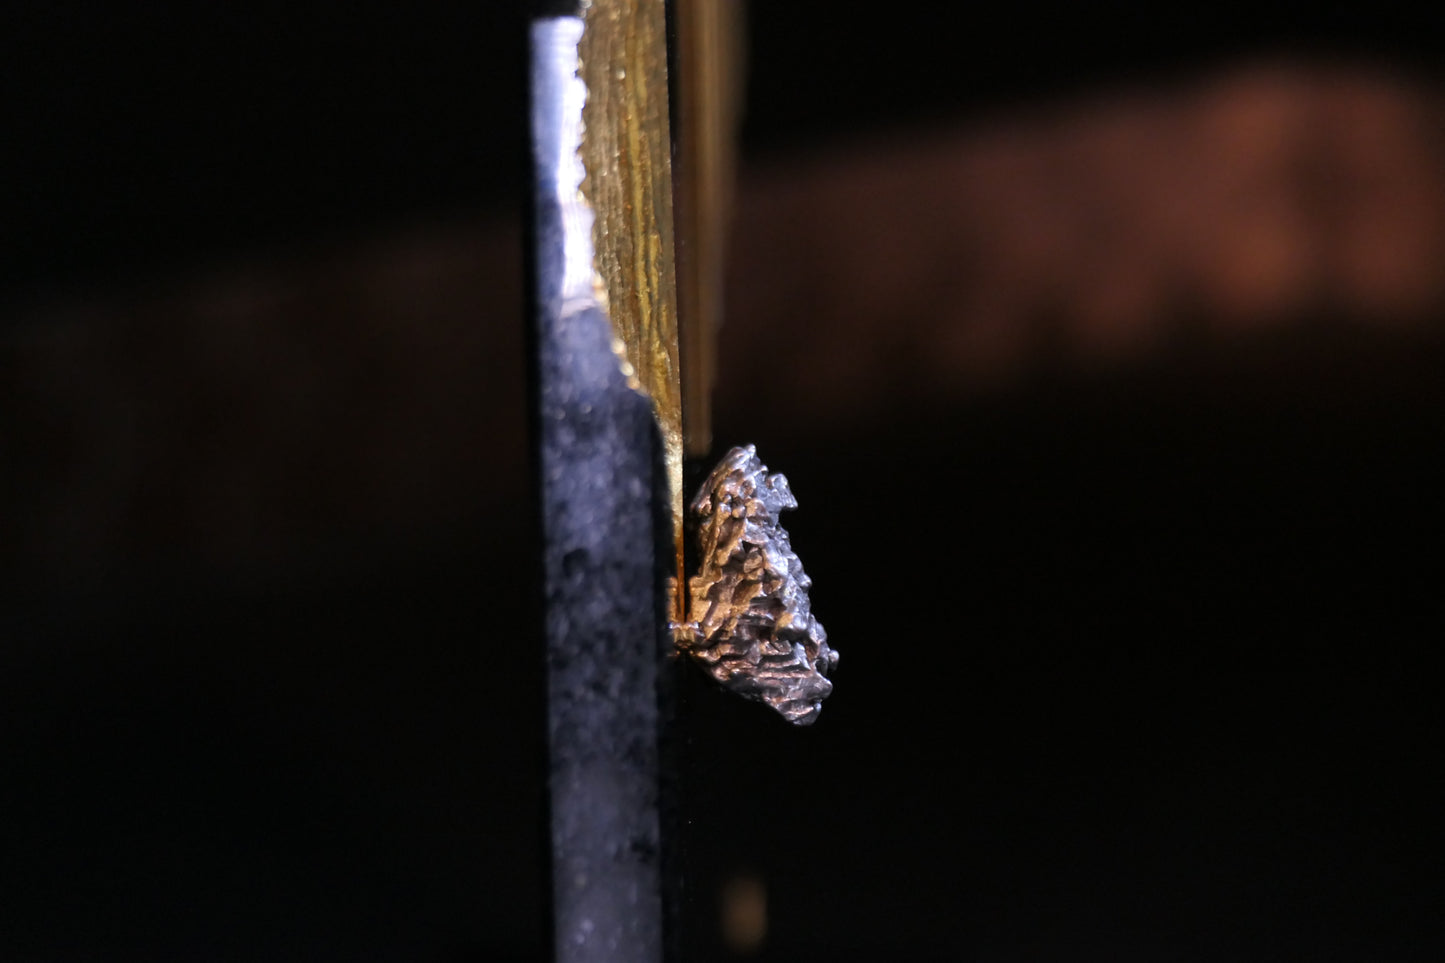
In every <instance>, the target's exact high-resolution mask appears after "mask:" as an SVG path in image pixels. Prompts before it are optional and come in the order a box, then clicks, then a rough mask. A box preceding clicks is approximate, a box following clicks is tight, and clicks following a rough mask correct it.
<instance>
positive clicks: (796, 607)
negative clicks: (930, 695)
mask: <svg viewBox="0 0 1445 963" xmlns="http://www.w3.org/2000/svg"><path fill="white" fill-rule="evenodd" d="M797 507H798V502H797V499H795V498H794V497H793V493H792V491H791V490H789V488H788V480H787V478H785V477H784V476H783V475H781V474H778V473H775V472H769V471H768V469H767V466H766V465H764V464H763V463H762V462H761V461H759V460H758V455H757V450H756V449H755V448H754V447H753V446H752V445H748V446H746V447H743V448H734V449H733V450H732V451H730V452H728V454H727V456H726V457H725V458H723V460H722V461H721V462H720V463H719V464H718V466H717V467H716V468H714V469H713V471H712V474H711V475H710V476H708V479H707V481H706V482H705V483H704V484H703V486H702V488H701V490H700V491H699V492H698V494H697V497H696V498H695V499H693V502H692V506H691V512H692V517H693V520H694V522H695V524H696V526H697V538H698V547H699V560H700V564H699V569H698V574H697V575H695V576H694V577H693V578H692V579H690V580H689V583H688V585H689V589H690V593H691V609H690V611H691V614H692V616H693V618H695V619H696V621H695V622H693V623H692V624H690V625H687V626H681V627H677V629H676V630H675V638H676V641H677V645H678V647H679V648H680V649H681V650H682V651H684V652H686V653H687V654H688V655H690V656H691V657H692V658H693V659H694V660H696V661H697V662H698V664H700V665H701V666H702V667H703V668H704V669H706V670H707V672H708V673H709V674H710V675H712V677H713V678H715V679H716V680H717V681H718V682H720V683H722V684H723V685H724V686H726V687H727V688H729V689H731V690H732V691H733V692H736V693H737V694H738V695H740V696H742V697H744V698H746V699H752V700H754V701H757V702H763V703H766V704H767V705H770V706H772V707H773V708H774V709H776V710H777V711H778V712H779V713H781V714H782V716H783V717H784V718H786V719H787V720H788V721H789V722H794V723H797V724H799V725H808V724H811V723H812V722H813V721H814V720H815V719H817V717H818V713H819V712H820V711H821V709H822V701H823V699H824V698H826V697H827V695H828V693H830V692H832V691H833V684H832V683H831V682H829V681H828V680H827V678H825V676H826V675H827V674H828V673H829V672H831V671H832V669H833V668H834V667H835V666H836V665H837V664H838V653H837V652H835V651H834V650H833V649H830V648H829V647H828V634H827V633H826V632H824V631H823V626H822V624H821V623H820V622H818V620H817V619H815V618H814V617H813V613H812V610H811V607H810V603H809V600H808V589H809V588H811V587H812V584H813V583H812V582H811V581H810V580H809V578H808V576H807V575H806V574H805V573H804V572H803V563H802V562H801V561H799V560H798V556H797V555H794V554H793V549H792V546H791V545H790V544H789V543H788V533H787V532H786V531H784V530H783V527H782V525H780V524H779V523H778V516H779V515H780V514H781V513H782V512H784V511H786V510H787V509H790V508H797Z"/></svg>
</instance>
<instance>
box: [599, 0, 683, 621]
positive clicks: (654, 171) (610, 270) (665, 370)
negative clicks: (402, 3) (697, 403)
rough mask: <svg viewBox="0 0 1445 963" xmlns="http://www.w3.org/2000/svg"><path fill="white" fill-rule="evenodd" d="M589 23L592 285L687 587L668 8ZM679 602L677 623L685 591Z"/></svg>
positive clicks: (603, 2) (602, 14) (608, 6)
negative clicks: (648, 406) (647, 421)
mask: <svg viewBox="0 0 1445 963" xmlns="http://www.w3.org/2000/svg"><path fill="white" fill-rule="evenodd" d="M584 18H585V27H584V30H583V33H582V40H581V42H580V44H579V47H578V51H579V61H580V63H579V68H578V74H579V76H580V77H581V78H582V81H583V84H584V85H585V86H586V89H587V100H586V104H585V106H584V107H583V110H582V120H583V126H584V131H583V136H582V149H581V155H582V163H583V166H584V168H585V170H586V177H585V178H584V180H583V182H582V195H583V198H584V199H585V201H586V202H587V204H588V205H589V206H590V207H591V209H592V212H593V216H594V219H593V225H592V240H593V252H594V253H593V265H594V268H595V270H596V276H595V279H594V283H595V284H596V287H597V293H598V301H599V302H600V303H601V304H602V305H603V306H604V308H605V310H606V312H607V314H608V316H609V317H610V318H611V320H612V327H613V332H614V335H615V341H614V348H615V349H616V350H617V353H618V357H619V363H620V365H621V367H622V371H623V373H624V374H625V375H626V376H627V378H628V380H629V383H631V384H632V385H633V386H634V387H635V388H637V389H638V390H639V391H642V392H643V393H645V394H646V395H647V396H648V397H649V398H650V399H651V400H652V404H653V408H654V410H655V412H656V414H657V422H658V427H659V430H660V432H661V434H662V443H663V458H664V461H665V463H666V470H667V483H668V489H669V492H668V493H669V495H670V499H671V505H672V520H673V542H674V547H675V551H676V556H677V563H676V569H677V576H676V577H677V582H676V584H677V586H681V585H683V584H684V579H683V541H682V539H683V492H682V459H683V441H682V438H683V408H682V389H681V367H680V363H679V354H678V329H677V278H676V262H675V252H674V246H673V230H674V226H673V206H672V192H673V184H672V164H671V155H672V140H671V132H670V127H669V122H668V79H667V77H668V75H667V20H666V10H665V7H664V2H663V0H592V2H591V3H590V4H589V5H588V6H587V8H586V10H585V13H584ZM673 594H674V600H675V601H674V606H673V610H674V613H675V615H676V617H677V618H678V619H679V621H681V620H682V618H683V616H684V614H685V612H684V608H685V604H686V603H685V597H686V592H685V591H682V590H676V589H675V590H674V593H673Z"/></svg>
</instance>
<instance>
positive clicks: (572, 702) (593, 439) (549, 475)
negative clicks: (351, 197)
mask: <svg viewBox="0 0 1445 963" xmlns="http://www.w3.org/2000/svg"><path fill="white" fill-rule="evenodd" d="M533 56H534V70H533V90H532V96H533V111H534V113H533V124H534V126H533V136H534V145H535V151H536V152H535V156H536V157H537V158H538V162H537V165H538V166H537V193H536V208H535V215H534V216H535V222H534V226H533V239H534V243H535V250H534V253H533V257H534V265H533V271H534V274H535V299H536V300H535V310H534V318H535V352H536V353H535V358H536V364H535V379H536V381H535V384H536V391H537V411H536V416H535V424H536V429H537V431H536V440H537V444H538V446H539V447H538V452H539V454H538V459H537V465H538V470H539V472H540V476H541V477H540V479H539V481H540V492H541V505H540V507H541V515H542V529H543V540H544V549H543V561H544V568H545V571H544V596H545V603H544V604H545V609H546V612H545V622H546V644H547V704H548V708H547V717H548V731H549V738H550V755H549V792H550V796H551V843H552V871H553V880H552V889H553V898H554V903H553V917H554V919H553V923H554V933H555V941H554V945H555V953H556V957H555V958H556V959H557V960H558V961H561V963H581V961H603V960H617V961H623V960H626V961H647V960H658V959H661V956H662V951H663V950H662V945H663V909H662V907H663V874H662V868H661V864H662V839H661V830H660V827H659V805H658V795H659V778H660V766H659V736H660V731H661V725H662V718H661V713H660V708H659V695H660V693H659V667H660V666H661V665H662V664H663V663H664V660H665V649H664V648H663V645H664V637H663V632H662V626H663V624H664V606H665V600H664V596H663V593H662V591H661V589H662V586H663V584H664V583H663V577H662V574H663V573H662V570H661V568H660V566H659V559H660V558H662V557H663V553H662V551H659V547H660V546H659V541H658V540H659V536H660V535H661V534H662V533H663V532H664V531H665V529H664V528H663V527H662V526H663V525H665V524H666V516H665V515H660V511H663V510H665V500H664V499H661V498H659V497H658V492H660V491H661V490H662V489H661V487H660V483H661V481H662V475H661V448H660V438H659V435H658V431H657V427H656V422H655V419H654V418H653V415H652V409H651V404H650V402H649V401H648V400H647V399H646V398H645V397H644V396H643V395H641V394H640V393H639V392H637V391H635V390H633V389H632V388H630V387H629V386H628V385H627V382H626V380H625V379H624V377H623V376H622V373H621V371H620V370H619V366H618V361H617V357H616V355H615V354H614V353H613V351H612V346H611V342H612V327H611V324H610V322H609V321H608V319H607V317H606V315H604V314H603V313H602V312H601V311H600V310H598V309H597V308H596V307H587V308H584V309H581V310H577V309H575V307H572V308H569V307H568V306H566V305H564V302H563V298H562V278H563V274H564V267H565V254H564V250H563V232H562V223H561V217H562V211H561V209H560V207H559V205H558V203H557V200H556V198H557V196H558V192H557V190H556V187H555V181H556V177H557V171H556V170H555V169H553V168H550V167H549V164H552V163H553V162H554V161H555V159H556V158H557V157H558V156H559V151H558V150H557V146H556V145H557V143H558V138H559V136H561V135H560V134H559V131H558V130H557V129H555V126H554V122H555V120H556V118H557V116H558V111H557V110H554V109H549V108H551V107H552V106H553V104H554V102H555V100H556V98H557V97H558V96H559V93H560V85H561V83H562V82H564V81H565V80H566V79H567V78H568V76H569V75H570V72H571V70H572V69H573V68H572V67H571V66H570V65H569V64H568V63H566V62H565V58H563V62H560V63H553V62H552V57H551V52H550V51H549V50H548V49H547V45H546V44H545V43H543V42H537V44H536V46H535V47H534V52H533ZM663 545H664V546H665V539H664V542H663ZM663 551H665V548H664V549H663Z"/></svg>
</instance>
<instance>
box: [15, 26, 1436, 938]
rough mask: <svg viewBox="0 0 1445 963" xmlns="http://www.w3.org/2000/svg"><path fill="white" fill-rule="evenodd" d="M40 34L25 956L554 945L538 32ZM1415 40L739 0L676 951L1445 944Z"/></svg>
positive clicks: (19, 672) (1430, 299)
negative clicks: (822, 643) (763, 549)
mask: <svg viewBox="0 0 1445 963" xmlns="http://www.w3.org/2000/svg"><path fill="white" fill-rule="evenodd" d="M949 9H950V10H952V8H949ZM10 16H11V18H12V19H13V20H14V23H13V24H12V27H11V29H9V30H7V31H5V37H6V39H5V41H4V43H5V45H6V48H7V49H6V56H5V58H4V63H5V67H4V68H3V69H4V71H5V78H6V83H5V88H4V89H5V90H6V101H7V104H6V106H7V114H8V115H9V118H10V119H9V120H8V121H7V123H6V127H5V129H6V136H5V140H6V144H5V149H4V150H3V151H0V204H3V207H0V239H3V248H0V253H3V264H0V322H3V327H0V386H3V390H4V394H3V396H0V397H3V404H0V493H3V498H4V502H3V509H0V571H3V573H4V576H5V581H4V584H5V586H6V590H5V593H4V596H3V598H4V600H5V601H4V610H3V613H0V631H3V636H0V639H3V645H0V767H3V769H0V867H3V869H0V887H3V889H0V956H3V957H5V958H6V959H75V958H81V957H97V956H98V957H100V958H107V959H110V958H115V959H130V958H134V959H147V960H152V959H192V958H196V957H198V956H199V957H206V958H214V959H230V958H235V959H255V958H267V959H278V958H298V959H300V958H305V959H315V958H323V959H324V958H341V959H409V960H411V959H441V960H454V959H518V960H521V959H540V958H542V952H543V947H544V945H545V944H544V937H543V930H542V905H543V903H542V899H543V896H542V893H543V888H542V887H543V884H542V879H543V875H542V873H543V864H544V856H543V850H542V836H541V828H540V827H541V815H540V814H541V805H542V789H541V784H540V781H541V773H542V761H541V758H540V751H541V722H540V720H541V707H540V695H539V694H540V686H541V680H540V668H541V661H540V652H539V649H538V645H539V643H538V639H537V635H538V633H537V631H536V612H535V607H534V605H533V604H532V597H533V596H532V593H533V591H534V587H535V571H534V569H535V563H534V558H533V555H532V552H533V548H532V527H531V517H530V511H531V509H530V504H529V500H528V499H529V495H528V484H529V482H528V474H527V472H528V468H527V438H526V434H525V431H526V427H525V426H526V418H525V407H526V399H525V392H524V384H525V378H524V359H525V350H524V345H523V334H524V327H523V318H522V311H523V308H522V284H523V278H522V274H521V271H522V268H521V265H522V256H521V247H520V245H521V229H520V216H521V210H522V208H523V206H524V204H525V203H526V198H527V194H526V191H527V186H526V181H525V174H526V171H525V162H526V155H525V145H524V136H525V135H524V129H525V128H524V116H523V82H522V81H523V77H524V76H525V74H524V67H525V65H524V59H523V58H524V48H523V45H522V38H523V36H524V24H523V21H522V18H521V17H520V15H519V14H518V12H517V11H516V10H514V9H512V8H511V7H510V6H506V5H497V6H493V7H488V6H486V5H475V4H474V5H460V4H458V5H446V4H425V5H422V6H420V7H409V8H406V9H401V8H394V9H393V8H389V7H382V6H380V5H373V4H361V5H359V6H357V5H353V6H352V7H350V8H348V9H347V10H346V11H345V12H338V11H337V10H336V9H334V8H331V7H322V6H321V5H316V4H305V3H303V4H300V5H297V4H290V5H285V6H280V5H278V6H276V7H275V9H270V8H267V7H265V6H264V5H263V6H256V5H248V6H246V7H239V6H232V5H220V6H214V5H213V6H209V7H206V8H204V10H202V9H199V8H197V9H191V8H190V7H188V6H187V5H182V4H161V5H160V6H152V7H150V8H147V10H146V11H136V10H124V9H110V10H96V9H89V8H87V7H84V6H82V5H67V4H64V3H61V4H58V5H50V6H47V7H46V8H44V9H43V10H42V9H37V10H31V11H21V12H18V13H14V14H11V15H10ZM1433 26H1434V25H1433V24H1431V23H1430V22H1428V21H1427V20H1425V19H1424V18H1423V17H1416V18H1398V17H1397V18H1395V19H1391V17H1390V15H1389V14H1388V13H1387V12H1385V11H1380V10H1357V11H1350V12H1341V11H1340V10H1339V9H1337V8H1331V9H1329V10H1324V11H1322V10H1318V9H1316V10H1311V11H1308V12H1307V14H1297V13H1296V12H1295V11H1292V10H1290V9H1288V8H1286V7H1285V6H1282V5H1264V6H1263V7H1259V8H1256V9H1254V10H1252V11H1251V12H1250V13H1249V14H1248V15H1247V16H1246V15H1244V14H1238V15H1234V14H1228V13H1225V12H1221V11H1218V10H1216V9H1214V8H1212V7H1207V6H1205V5H1202V4H1196V5H1183V6H1176V7H1173V8H1170V9H1169V10H1167V11H1165V10H1160V9H1158V8H1157V7H1154V6H1145V5H1140V4H1122V3H1121V4H1113V5H1105V6H1104V7H1102V8H1100V7H1091V8H1090V9H1088V10H1066V9H1064V8H1055V7H1053V6H1050V5H1043V6H1032V7H1021V8H1019V9H1018V10H1013V11H995V12H993V13H991V14H987V15H984V14H977V13H968V14H962V13H956V12H950V13H948V14H945V13H943V12H942V10H941V9H940V10H934V9H930V8H920V9H915V10H909V11H904V10H899V11H896V12H895V11H885V12H879V11H873V12H870V13H869V14H868V15H866V16H864V15H861V14H851V13H849V14H844V13H843V12H842V11H840V10H839V9H838V8H837V7H836V6H831V5H823V4H818V3H812V2H797V3H789V4H770V5H754V6H753V8H752V9H751V11H750V33H749V47H750V51H751V53H750V65H751V76H750V80H749V94H748V98H747V114H746V120H745V124H744V129H743V132H742V133H743V139H742V146H743V157H742V161H743V163H742V174H741V180H740V183H739V188H738V202H737V209H736V220H735V223H734V243H733V258H732V263H731V266H730V280H729V289H728V292H727V303H728V315H727V317H728V320H727V325H726V327H725V329H724V330H723V332H722V334H721V341H720V346H721V352H720V353H721V361H720V374H719V379H718V388H717V396H716V402H717V422H716V425H715V429H716V431H715V434H716V437H717V439H718V443H719V446H720V447H723V446H726V445H730V444H734V443H742V442H747V441H752V442H756V443H757V444H758V445H759V449H760V452H761V453H762V455H763V457H764V459H765V460H766V461H767V462H768V463H769V465H770V466H772V467H774V468H776V469H778V470H782V471H785V472H786V473H787V474H788V475H789V476H790V479H791V480H792V483H793V486H794V489H795V491H797V493H798V495H799V498H800V501H801V503H802V508H801V509H800V510H799V511H798V512H796V513H795V517H794V518H793V519H792V523H791V525H790V528H791V529H792V530H793V541H794V544H795V546H796V547H797V548H798V550H799V552H800V554H801V555H802V557H803V558H804V560H805V562H806V564H807V565H808V568H809V572H810V574H812V576H813V578H814V580H815V582H816V585H817V588H816V591H815V606H816V608H817V610H818V612H819V614H820V616H821V617H822V618H823V620H824V622H825V623H826V624H827V626H828V629H829V633H830V638H831V639H832V640H833V641H836V642H837V645H838V648H839V649H840V650H841V651H842V653H843V657H844V658H843V663H842V668H841V670H840V673H839V676H838V679H837V682H838V691H837V693H836V695H835V696H834V697H833V698H832V700H831V701H830V703H829V705H828V707H827V711H826V712H825V713H824V714H823V717H822V719H821V721H820V722H819V724H818V725H817V726H816V727H815V728H814V729H812V730H809V731H807V732H796V733H795V732H791V731H784V730H782V729H781V728H780V727H779V726H778V725H777V724H776V723H774V720H772V719H770V718H767V717H766V716H764V715H763V713H761V712H760V711H756V707H753V706H747V705H741V704H738V705H735V704H733V703H731V702H729V701H727V700H725V699H723V698H721V697H720V696H717V695H716V694H715V693H713V692H711V690H709V689H707V688H706V687H703V686H700V685H698V686H693V687H691V691H690V699H691V704H690V705H689V706H688V713H689V716H688V720H687V732H686V738H687V740H688V747H689V749H688V753H687V755H688V758H689V759H690V760H691V762H690V764H689V766H688V768H687V769H686V771H685V772H683V773H682V774H680V778H681V782H682V789H683V798H684V802H685V805H686V806H687V807H688V811H689V812H690V813H691V814H692V818H691V822H690V823H689V825H688V828H687V839H686V842H687V859H688V865H689V875H688V897H687V898H688V902H687V907H688V909H687V912H688V916H689V919H688V922H689V930H688V935H687V937H686V942H687V946H688V947H689V949H690V951H691V958H696V959H729V958H733V957H734V956H741V955H752V956H756V957H759V958H764V959H768V958H778V959H781V958H784V957H786V958H791V959H818V958H824V957H827V958H832V959H865V958H877V957H892V958H907V959H986V960H1025V959H1027V960H1037V959H1064V958H1068V959H1079V958H1085V959H1110V960H1127V959H1141V960H1142V959H1150V960H1154V959H1160V958H1174V959H1201V960H1206V959H1207V960H1215V959H1229V960H1241V959H1274V958H1313V959H1334V958H1339V959H1346V958H1348V959H1358V958H1388V959H1414V958H1419V959H1434V958H1438V955H1439V953H1440V950H1441V948H1442V946H1445V939H1442V934H1441V931H1440V923H1439V912H1438V905H1439V897H1440V895H1441V888H1440V880H1439V868H1438V855H1439V847H1438V843H1439V838H1438V836H1439V829H1438V825H1437V820H1436V814H1437V813H1438V811H1439V807H1440V804H1441V802H1442V801H1445V800H1442V793H1441V789H1442V785H1441V775H1440V770H1439V764H1438V757H1439V746H1440V737H1441V736H1442V732H1441V720H1440V713H1439V712H1438V710H1437V708H1436V705H1435V700H1436V693H1437V692H1438V690H1439V685H1438V677H1437V676H1436V675H1435V672H1434V666H1433V661H1432V660H1431V658H1430V656H1431V654H1432V652H1433V649H1434V647H1435V646H1436V645H1437V644H1438V639H1439V637H1440V629H1441V626H1440V606H1439V602H1438V594H1437V588H1436V585H1437V582H1438V578H1437V574H1436V567H1435V566H1434V564H1433V562H1434V558H1435V555H1436V553H1437V552H1438V545H1439V544H1440V541H1441V538H1440V536H1441V535H1442V527H1441V520H1442V519H1441V509H1440V507H1439V492H1440V491H1441V490H1442V484H1441V483H1442V482H1445V474H1442V472H1441V470H1440V467H1439V466H1438V465H1437V461H1438V459H1437V458H1436V456H1435V448H1436V446H1437V445H1438V443H1439V442H1438V439H1439V438H1440V436H1441V430H1442V428H1445V380H1442V378H1441V377H1440V374H1441V372H1442V370H1445V369H1442V362H1445V141H1442V136H1445V135H1442V131H1445V124H1442V120H1445V100H1442V93H1445V80H1442V78H1441V76H1440V74H1439V71H1438V68H1437V67H1436V66H1435V64H1436V63H1437V61H1438V56H1439V54H1440V53H1441V40H1440V37H1442V36H1445V34H1440V33H1439V32H1438V30H1435V29H1432V28H1433ZM759 913H761V918H762V923H761V924H759V915H758V914H759ZM739 919H742V920H744V921H751V922H746V923H738V920H739ZM729 920H731V921H732V922H731V923H729V922H728V921H729Z"/></svg>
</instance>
